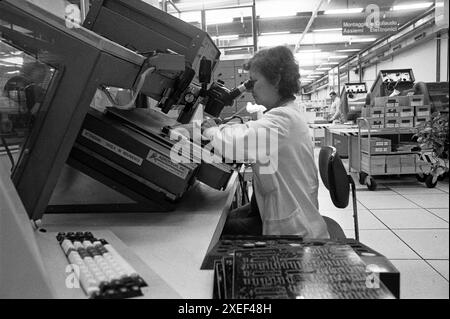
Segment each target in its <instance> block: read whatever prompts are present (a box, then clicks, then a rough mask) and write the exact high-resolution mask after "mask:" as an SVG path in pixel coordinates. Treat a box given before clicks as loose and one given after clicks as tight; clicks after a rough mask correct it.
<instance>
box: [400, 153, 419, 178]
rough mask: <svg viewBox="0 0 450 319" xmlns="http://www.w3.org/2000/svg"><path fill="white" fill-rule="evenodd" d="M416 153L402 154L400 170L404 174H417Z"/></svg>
mask: <svg viewBox="0 0 450 319" xmlns="http://www.w3.org/2000/svg"><path fill="white" fill-rule="evenodd" d="M416 157H417V155H416V154H404V155H400V165H401V168H400V172H401V173H403V174H415V173H416Z"/></svg>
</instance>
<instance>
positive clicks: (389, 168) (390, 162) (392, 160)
mask: <svg viewBox="0 0 450 319" xmlns="http://www.w3.org/2000/svg"><path fill="white" fill-rule="evenodd" d="M400 156H401V155H390V156H386V173H389V174H398V173H400V170H401V161H400Z"/></svg>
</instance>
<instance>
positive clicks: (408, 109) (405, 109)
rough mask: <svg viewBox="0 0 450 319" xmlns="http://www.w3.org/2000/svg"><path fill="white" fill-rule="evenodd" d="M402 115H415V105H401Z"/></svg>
mask: <svg viewBox="0 0 450 319" xmlns="http://www.w3.org/2000/svg"><path fill="white" fill-rule="evenodd" d="M399 112H400V117H411V116H414V107H413V106H400V107H399Z"/></svg>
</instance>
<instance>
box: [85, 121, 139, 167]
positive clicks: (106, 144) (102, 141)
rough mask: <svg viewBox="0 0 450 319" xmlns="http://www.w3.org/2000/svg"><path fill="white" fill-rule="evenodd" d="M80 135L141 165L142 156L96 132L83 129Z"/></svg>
mask: <svg viewBox="0 0 450 319" xmlns="http://www.w3.org/2000/svg"><path fill="white" fill-rule="evenodd" d="M81 135H82V136H83V137H85V138H87V139H88V140H90V141H92V142H94V143H97V144H98V145H101V146H103V147H104V148H106V149H108V150H110V151H111V152H114V153H116V154H117V155H119V156H121V157H123V158H125V159H127V160H129V161H130V162H133V163H135V164H137V165H139V166H141V165H142V162H143V159H142V157H139V156H137V155H134V154H133V153H131V152H129V151H127V150H125V149H123V148H121V147H120V146H117V145H116V144H114V143H111V142H110V141H107V140H105V139H104V138H103V137H100V136H98V135H97V134H95V133H92V132H91V131H88V130H86V129H83V132H82V133H81Z"/></svg>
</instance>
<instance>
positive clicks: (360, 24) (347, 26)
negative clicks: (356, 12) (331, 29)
mask: <svg viewBox="0 0 450 319" xmlns="http://www.w3.org/2000/svg"><path fill="white" fill-rule="evenodd" d="M397 31H398V21H397V20H395V19H380V20H379V22H378V23H376V24H375V23H370V24H368V23H367V20H366V19H348V20H342V35H373V34H389V33H395V32H397Z"/></svg>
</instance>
